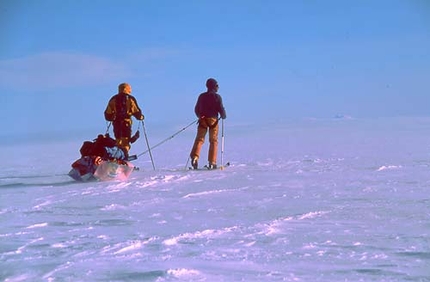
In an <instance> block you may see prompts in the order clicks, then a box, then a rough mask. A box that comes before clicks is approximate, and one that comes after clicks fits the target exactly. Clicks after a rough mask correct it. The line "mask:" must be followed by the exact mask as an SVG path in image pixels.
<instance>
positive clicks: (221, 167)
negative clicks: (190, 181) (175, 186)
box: [188, 162, 230, 171]
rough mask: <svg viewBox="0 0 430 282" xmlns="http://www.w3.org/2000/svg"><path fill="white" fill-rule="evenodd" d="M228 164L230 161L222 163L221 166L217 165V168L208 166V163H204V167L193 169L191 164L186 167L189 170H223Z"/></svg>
mask: <svg viewBox="0 0 430 282" xmlns="http://www.w3.org/2000/svg"><path fill="white" fill-rule="evenodd" d="M229 166H230V162H227V163H226V164H225V165H223V166H219V167H217V168H209V166H208V165H205V166H204V167H202V168H197V169H195V168H193V167H192V166H190V167H188V169H189V170H203V171H205V170H223V169H224V168H226V167H229Z"/></svg>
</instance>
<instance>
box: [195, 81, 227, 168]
mask: <svg viewBox="0 0 430 282" xmlns="http://www.w3.org/2000/svg"><path fill="white" fill-rule="evenodd" d="M206 87H207V91H206V92H203V93H201V94H200V95H199V97H198V99H197V103H196V105H195V107H194V112H195V114H196V116H197V117H198V118H199V122H198V124H199V125H198V128H197V135H196V138H195V140H194V145H193V148H192V149H191V152H190V158H191V165H192V167H193V168H194V169H197V168H198V160H199V157H200V150H201V148H202V146H203V143H204V141H205V136H206V133H207V132H208V131H209V152H208V162H209V165H208V168H209V169H215V168H216V167H217V164H216V162H217V152H218V127H219V126H218V120H219V116H220V117H221V118H222V119H225V118H226V117H227V115H226V112H225V109H224V105H223V103H222V98H221V96H220V95H219V94H218V93H217V91H218V88H219V86H218V82H217V81H216V80H215V79H214V78H209V79H208V80H207V81H206Z"/></svg>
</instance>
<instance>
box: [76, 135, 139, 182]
mask: <svg viewBox="0 0 430 282" xmlns="http://www.w3.org/2000/svg"><path fill="white" fill-rule="evenodd" d="M80 153H81V158H80V159H78V160H76V161H75V162H73V163H72V169H71V170H70V172H69V173H68V175H69V176H70V177H71V178H73V179H75V180H77V181H95V180H99V181H109V180H127V179H128V177H129V176H130V174H131V173H132V172H133V170H134V169H135V167H134V165H133V164H132V163H131V162H130V160H133V159H136V156H130V157H129V156H128V154H127V152H124V151H123V150H122V149H121V148H120V147H118V146H116V142H115V140H114V139H112V138H110V137H109V134H106V135H101V134H100V135H99V136H98V137H97V138H96V139H94V140H93V141H92V142H91V141H85V142H84V143H83V145H82V147H81V149H80Z"/></svg>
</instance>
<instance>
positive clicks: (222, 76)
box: [0, 0, 430, 136]
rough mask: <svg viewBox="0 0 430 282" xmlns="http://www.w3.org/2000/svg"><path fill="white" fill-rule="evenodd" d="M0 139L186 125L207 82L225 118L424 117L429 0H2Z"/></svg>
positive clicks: (429, 99) (429, 97) (429, 107)
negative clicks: (126, 119)
mask: <svg viewBox="0 0 430 282" xmlns="http://www.w3.org/2000/svg"><path fill="white" fill-rule="evenodd" d="M0 36H1V44H0V92H1V93H2V94H1V95H0V97H1V98H0V99H1V105H2V106H3V109H2V111H0V128H1V129H2V133H1V135H2V136H8V135H13V134H27V133H28V134H29V133H33V134H40V135H43V134H47V133H49V132H73V131H76V130H81V129H82V130H83V129H95V130H99V131H101V132H103V131H104V130H105V129H106V122H105V120H104V116H103V111H104V109H105V108H106V104H107V102H108V100H109V98H110V97H111V96H112V95H114V94H116V93H117V86H118V84H120V83H122V82H128V83H130V84H131V85H132V88H133V93H132V94H133V95H134V96H135V97H136V99H137V100H138V103H139V105H140V107H141V108H142V110H143V112H144V114H145V125H146V126H148V127H152V128H156V127H161V126H163V124H167V125H174V126H176V125H178V126H181V125H187V124H188V123H190V122H192V121H193V120H194V119H195V116H194V112H193V109H194V104H195V102H196V99H197V96H198V94H200V93H201V92H203V91H205V89H206V88H205V81H206V79H207V78H209V77H214V78H216V79H217V80H218V82H219V86H220V89H219V93H220V94H221V96H222V97H223V101H224V106H225V108H226V111H227V120H226V123H227V122H229V123H230V124H237V123H254V122H266V121H280V122H281V121H283V120H286V119H296V118H333V117H335V116H338V115H345V116H350V117H354V118H379V117H393V116H395V117H397V116H429V115H430V93H429V87H428V82H429V81H430V52H429V50H430V2H428V1H426V0H378V1H374V0H360V1H343V0H339V1H336V0H326V1H317V0H306V1H299V0H295V1H294V0H291V1H290V0H287V1H285V0H269V1H268V0H218V1H206V0H184V1H173V0H136V1H133V0H118V1H116V0H115V1H114V0H91V1H87V0H62V1H57V0H34V1H28V0H1V1H0Z"/></svg>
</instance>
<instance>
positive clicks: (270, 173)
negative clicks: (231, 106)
mask: <svg viewBox="0 0 430 282" xmlns="http://www.w3.org/2000/svg"><path fill="white" fill-rule="evenodd" d="M228 122H229V121H228V120H226V126H225V152H224V155H223V158H224V161H225V162H227V161H229V162H230V163H231V165H230V166H229V167H227V168H225V169H224V170H216V171H188V170H186V169H185V168H186V162H187V158H188V157H187V156H188V153H189V149H190V148H191V145H192V142H193V138H194V134H195V131H194V130H195V129H194V128H190V129H189V130H187V131H185V132H183V133H181V134H180V135H178V136H176V137H175V138H173V139H172V140H169V141H168V142H166V143H165V144H163V145H162V146H160V147H158V148H156V149H154V150H153V152H152V153H153V157H154V163H155V165H156V170H155V171H154V170H153V169H152V165H151V161H150V158H149V156H148V154H144V155H142V156H140V157H139V158H138V160H136V161H135V162H134V163H135V165H137V166H138V167H140V170H139V171H135V172H133V174H132V176H131V178H130V179H129V180H128V181H126V182H90V183H78V182H75V181H74V180H72V179H71V178H69V177H68V176H67V175H66V174H67V172H68V170H69V169H70V164H71V163H72V162H73V161H74V160H75V159H76V158H78V156H79V151H78V150H79V147H80V145H81V143H82V142H83V141H84V140H64V141H61V142H60V141H55V142H54V141H52V142H47V141H44V142H42V143H37V142H36V143H33V144H26V145H19V146H18V145H7V146H3V147H2V149H1V150H2V156H3V157H4V160H7V161H6V162H4V165H3V169H2V170H1V172H0V189H1V190H0V191H1V202H0V220H1V227H2V228H1V230H0V279H1V280H2V281H428V280H429V277H430V268H429V265H430V225H429V222H430V196H429V195H430V194H429V189H430V173H429V172H430V171H429V166H430V134H429V132H430V130H429V129H430V119H425V118H421V119H418V118H414V119H406V118H401V119H379V120H356V119H352V118H351V119H330V120H302V121H288V122H282V123H281V122H279V123H276V124H264V125H230V124H229V123H228ZM161 131H162V130H158V131H157V133H156V134H151V132H150V130H149V132H148V137H149V140H150V141H151V143H153V144H155V143H157V142H159V141H160V140H162V139H163V138H166V137H168V136H170V135H171V134H172V133H173V132H170V131H169V132H164V133H163V132H161ZM97 134H98V132H95V133H94V136H96V135H97ZM91 138H93V136H88V139H91ZM220 141H221V136H220ZM206 146H207V145H205V147H204V148H203V153H204V155H203V156H202V158H201V160H200V163H201V165H204V164H205V162H204V160H205V156H206V152H207V147H206ZM220 149H221V142H220ZM132 150H133V151H134V153H137V154H138V153H140V152H143V151H145V150H146V144H145V141H144V139H143V138H142V139H141V140H139V141H138V144H136V145H134V146H133V148H132ZM220 157H221V156H220V155H219V157H218V158H219V160H220ZM188 165H189V164H188Z"/></svg>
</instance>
